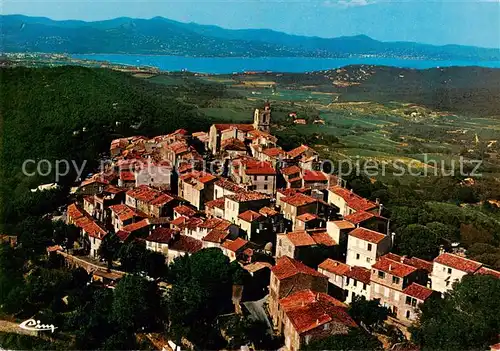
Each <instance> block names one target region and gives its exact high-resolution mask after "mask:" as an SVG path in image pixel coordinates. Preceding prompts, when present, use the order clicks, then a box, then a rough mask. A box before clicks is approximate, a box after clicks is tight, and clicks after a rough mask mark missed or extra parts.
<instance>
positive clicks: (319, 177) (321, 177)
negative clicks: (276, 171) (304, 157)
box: [302, 169, 328, 182]
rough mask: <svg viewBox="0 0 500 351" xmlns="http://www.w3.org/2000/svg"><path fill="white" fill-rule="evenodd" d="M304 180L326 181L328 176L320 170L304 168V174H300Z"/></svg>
mask: <svg viewBox="0 0 500 351" xmlns="http://www.w3.org/2000/svg"><path fill="white" fill-rule="evenodd" d="M302 178H304V181H306V182H328V177H327V176H326V174H325V173H323V172H320V171H310V170H308V169H306V170H304V175H303V176H302Z"/></svg>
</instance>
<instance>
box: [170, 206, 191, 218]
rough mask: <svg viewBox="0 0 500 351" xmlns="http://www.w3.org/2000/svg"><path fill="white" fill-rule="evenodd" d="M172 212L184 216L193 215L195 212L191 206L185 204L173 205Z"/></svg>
mask: <svg viewBox="0 0 500 351" xmlns="http://www.w3.org/2000/svg"><path fill="white" fill-rule="evenodd" d="M174 212H177V213H178V214H180V215H181V216H185V217H193V216H194V215H195V214H196V211H195V210H193V209H192V208H191V207H188V206H186V205H180V206H177V207H174Z"/></svg>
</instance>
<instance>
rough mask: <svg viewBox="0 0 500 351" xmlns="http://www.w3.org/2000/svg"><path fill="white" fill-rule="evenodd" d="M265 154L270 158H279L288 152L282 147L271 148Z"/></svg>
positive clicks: (264, 151)
mask: <svg viewBox="0 0 500 351" xmlns="http://www.w3.org/2000/svg"><path fill="white" fill-rule="evenodd" d="M262 153H263V154H265V155H267V156H269V157H277V156H279V155H285V154H286V152H285V151H284V150H283V149H281V148H280V147H271V148H268V149H265V150H263V151H262Z"/></svg>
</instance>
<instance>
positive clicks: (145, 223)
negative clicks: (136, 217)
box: [122, 219, 149, 232]
mask: <svg viewBox="0 0 500 351" xmlns="http://www.w3.org/2000/svg"><path fill="white" fill-rule="evenodd" d="M148 226H149V221H148V220H147V219H143V220H142V221H139V222H135V223H131V224H129V225H126V226H125V227H123V228H122V230H124V231H126V232H135V231H136V230H140V229H142V228H146V227H148Z"/></svg>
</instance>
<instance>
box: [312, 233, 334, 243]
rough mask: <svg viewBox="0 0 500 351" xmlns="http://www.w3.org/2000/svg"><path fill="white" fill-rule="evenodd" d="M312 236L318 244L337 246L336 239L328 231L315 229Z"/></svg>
mask: <svg viewBox="0 0 500 351" xmlns="http://www.w3.org/2000/svg"><path fill="white" fill-rule="evenodd" d="M310 235H311V238H313V240H314V241H315V242H316V244H318V245H325V246H335V245H337V243H336V242H335V240H333V239H332V238H331V237H330V235H328V233H327V232H326V231H323V230H321V231H314V232H311V233H310Z"/></svg>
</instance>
